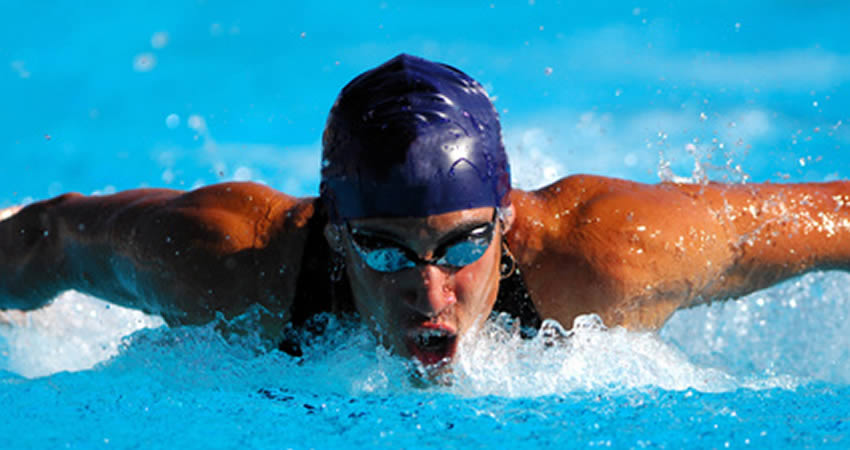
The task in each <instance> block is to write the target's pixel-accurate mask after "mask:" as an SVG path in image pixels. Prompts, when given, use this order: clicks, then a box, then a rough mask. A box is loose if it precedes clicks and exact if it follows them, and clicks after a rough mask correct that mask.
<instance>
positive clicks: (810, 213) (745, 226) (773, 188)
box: [706, 182, 850, 297]
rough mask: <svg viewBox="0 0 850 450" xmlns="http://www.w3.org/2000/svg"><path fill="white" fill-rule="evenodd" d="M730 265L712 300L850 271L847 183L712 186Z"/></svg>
mask: <svg viewBox="0 0 850 450" xmlns="http://www.w3.org/2000/svg"><path fill="white" fill-rule="evenodd" d="M706 198H707V200H708V201H709V202H710V203H711V205H712V206H711V208H712V209H713V211H714V213H715V215H716V217H717V220H719V221H721V222H722V223H723V224H724V227H725V228H726V229H727V230H728V237H727V239H728V245H729V248H730V251H731V252H733V264H732V265H731V266H730V267H729V269H728V270H727V271H726V273H725V274H724V276H723V279H722V280H719V281H721V283H717V284H716V286H715V290H716V292H715V295H716V296H721V297H728V296H737V295H742V294H745V293H748V292H752V291H754V290H757V289H761V288H764V287H767V286H770V285H772V284H774V283H777V282H779V281H782V280H784V279H787V278H789V277H792V276H795V275H799V274H801V273H804V272H807V271H810V270H818V269H841V270H847V269H848V268H850V183H847V182H831V183H810V184H787V185H781V184H779V185H774V184H763V185H750V186H746V185H735V186H721V185H718V186H712V187H710V188H709V190H708V191H707V192H706Z"/></svg>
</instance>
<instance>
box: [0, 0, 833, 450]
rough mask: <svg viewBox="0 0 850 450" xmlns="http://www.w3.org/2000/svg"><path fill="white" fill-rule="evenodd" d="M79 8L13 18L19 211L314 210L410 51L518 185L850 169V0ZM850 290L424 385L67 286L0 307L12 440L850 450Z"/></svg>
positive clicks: (364, 341)
mask: <svg viewBox="0 0 850 450" xmlns="http://www.w3.org/2000/svg"><path fill="white" fill-rule="evenodd" d="M80 5H81V4H79V3H75V2H51V3H46V4H41V5H35V4H31V3H24V2H4V3H3V4H0V21H1V22H2V27H0V98H2V99H3V105H4V107H3V108H0V123H2V125H0V149H2V150H0V174H2V178H0V208H2V207H6V206H11V205H16V204H22V203H27V202H30V201H33V200H37V199H42V198H46V197H48V196H51V195H56V194H59V193H62V192H66V191H78V192H83V193H87V194H90V193H109V192H113V191H115V190H121V189H129V188H135V187H140V186H162V187H173V188H178V189H188V188H192V187H195V186H200V185H204V184H209V183H214V182H218V181H225V180H233V179H238V180H253V181H258V182H263V183H267V184H269V185H270V186H273V187H275V188H278V189H281V190H283V191H286V192H288V193H291V194H295V195H312V194H315V192H316V189H317V184H318V167H319V139H320V136H321V131H322V128H323V126H324V119H325V116H326V114H327V111H328V109H329V108H330V105H331V104H332V102H333V99H334V97H335V95H336V93H337V92H338V90H339V89H340V88H341V86H342V85H344V84H345V83H346V82H347V81H348V80H349V79H351V78H352V77H353V76H355V75H357V74H358V73H359V72H361V71H362V70H365V69H367V68H370V67H372V66H374V65H376V64H379V63H380V62H382V61H384V60H386V59H388V58H390V57H392V56H394V55H395V54H397V53H399V52H409V53H413V54H418V55H421V56H425V57H430V58H434V59H437V60H441V61H445V62H448V63H451V64H453V65H456V66H458V67H460V68H462V69H464V70H465V71H467V72H468V73H470V74H471V75H472V76H474V77H475V78H477V79H478V80H479V81H481V82H482V83H483V84H484V85H485V87H486V88H487V89H488V91H489V93H490V94H491V96H493V97H494V101H495V104H496V106H497V108H498V110H499V111H500V113H501V116H502V120H503V126H504V138H505V142H506V145H507V147H508V151H509V154H510V157H511V162H512V166H513V168H514V180H513V181H514V184H515V185H517V186H519V187H522V188H534V187H537V186H540V185H542V184H543V183H546V182H548V181H552V180H554V179H557V178H559V177H561V176H564V175H567V174H570V173H577V172H589V173H597V174H603V175H610V176H622V177H627V178H631V179H636V180H641V181H646V182H655V181H659V180H661V179H664V180H689V181H702V180H705V179H711V180H718V181H727V182H752V181H758V182H763V181H771V182H786V181H823V180H832V179H846V178H847V177H848V175H850V159H848V156H847V149H848V148H850V131H848V123H850V115H848V113H847V111H850V96H848V86H850V83H848V81H850V41H848V40H847V39H846V25H845V24H846V22H847V20H848V18H850V6H847V5H845V4H844V3H842V2H814V3H813V2H791V1H784V2H774V4H771V5H769V6H766V5H765V4H764V3H763V2H745V1H737V2H706V3H705V4H693V2H691V3H688V4H686V5H685V4H682V5H675V4H671V3H670V2H660V1H657V2H651V1H648V2H637V3H635V2H606V3H604V4H600V5H598V6H595V5H593V4H591V2H586V3H583V4H574V3H570V2H563V1H561V2H556V1H543V0H533V1H523V2H510V3H509V2H503V1H495V0H494V1H490V2H488V1H481V2H465V3H463V4H461V5H460V6H456V5H455V4H454V3H448V2H431V5H430V6H424V5H414V4H412V3H408V2H393V1H389V0H388V1H385V2H381V1H376V2H372V3H365V4H363V3H361V4H356V3H355V2H325V3H308V2H301V3H298V4H289V5H287V4H282V3H279V2H275V3H272V2H269V3H263V2H243V3H234V2H225V1H197V2H185V3H179V4H177V3H175V2H165V1H151V2H139V3H138V4H135V5H128V4H113V3H112V2H88V3H86V6H80ZM848 282H850V275H847V274H843V273H835V272H833V273H813V274H809V275H806V276H805V277H801V278H797V279H794V280H790V281H788V282H786V283H784V284H782V285H780V286H777V287H774V288H771V289H768V290H765V291H762V292H757V293H754V294H752V295H750V296H748V297H746V298H744V299H741V300H738V301H732V302H727V303H718V304H714V305H711V306H703V307H698V308H694V309H691V310H687V311H681V312H679V313H677V314H676V315H675V316H674V317H673V318H672V319H671V320H670V322H668V324H667V325H666V326H665V327H664V328H663V329H662V330H661V331H660V332H659V333H632V332H626V331H624V330H622V329H611V330H605V329H604V328H603V327H602V326H600V325H598V324H595V322H594V321H593V319H592V318H590V317H584V318H582V322H581V323H580V324H579V325H581V326H579V327H577V328H576V329H575V330H573V333H572V337H571V338H570V339H568V340H567V342H566V343H559V344H556V345H553V346H547V345H546V342H543V340H542V339H543V338H542V337H541V338H540V340H533V341H522V340H520V339H519V338H518V336H516V335H515V334H513V333H512V332H511V331H510V330H509V329H505V328H504V327H502V326H500V325H499V324H497V323H491V324H489V325H488V326H487V328H486V329H485V330H482V331H481V333H479V335H478V336H476V337H475V338H474V339H469V340H468V341H467V342H464V343H463V344H462V345H463V346H464V351H463V355H464V356H463V357H462V358H461V360H460V361H458V362H457V363H456V365H455V368H454V371H453V373H451V374H449V375H447V376H446V377H447V378H446V379H445V380H444V381H445V383H446V384H445V385H437V386H435V385H431V386H424V387H423V386H422V383H421V382H419V381H417V380H416V379H415V377H412V376H411V375H410V374H411V372H412V369H411V367H410V363H409V362H407V361H403V360H400V359H398V358H396V357H394V356H392V355H390V354H387V353H386V352H385V351H384V350H382V349H380V348H378V347H376V345H375V342H374V341H373V340H372V338H371V337H370V336H369V333H368V332H366V331H365V330H363V329H362V328H361V327H360V326H359V325H358V324H356V323H348V322H344V321H343V322H338V321H335V320H333V321H331V322H330V324H329V331H328V333H327V334H326V335H325V336H323V337H322V338H321V339H319V340H317V341H316V342H315V343H314V344H313V345H312V346H311V347H309V348H307V349H306V354H305V357H304V358H292V357H289V356H287V355H283V354H280V353H278V352H275V351H272V352H269V351H266V350H265V349H264V347H263V343H262V342H260V341H259V340H258V338H257V337H256V336H253V335H251V333H248V334H247V335H244V336H239V337H233V336H231V337H228V338H225V337H223V336H222V335H221V334H220V333H218V332H216V330H215V328H216V326H217V325H222V324H211V325H209V326H204V327H183V328H174V329H169V328H167V327H164V326H163V325H162V321H161V320H160V319H159V318H157V317H150V316H145V315H143V314H141V313H138V312H134V311H128V310H124V309H122V308H118V307H113V306H109V305H108V304H106V303H104V302H102V301H101V300H98V299H93V298H91V297H88V296H85V295H82V294H79V293H75V292H66V293H64V294H62V295H61V296H60V297H59V298H58V299H57V300H56V301H55V302H54V303H53V304H52V305H50V306H49V307H47V308H44V309H42V310H39V311H36V312H33V313H30V314H18V313H11V314H6V315H5V316H4V317H2V321H5V322H6V323H5V324H0V405H2V406H0V408H2V409H0V411H2V412H3V414H4V416H5V417H4V420H2V421H0V448H57V447H66V448H92V447H116V448H138V447H142V448H149V447H167V448H174V447H203V448H233V447H236V446H240V447H247V448H286V447H293V448H311V447H315V448H336V447H389V448H398V447H405V448H416V447H446V448H461V447H462V448H475V447H493V446H496V445H504V446H510V447H540V446H554V445H566V446H569V447H607V446H612V447H620V448H622V447H632V448H641V447H665V448H680V447H684V446H687V447H700V448H702V447H706V448H724V447H747V446H753V447H778V446H783V447H785V446H792V447H813V446H834V447H838V448H846V447H847V445H848V444H847V440H848V436H850V435H848V430H847V427H848V417H850V407H848V406H846V402H845V401H843V400H844V399H845V398H846V397H847V394H848V385H850V358H848V356H850V355H848V349H850V330H848V326H847V325H846V324H847V311H848V309H850V294H848V293H847V292H848V290H847V286H848ZM239 320H240V321H242V322H243V323H242V325H239V326H241V327H242V328H243V329H249V330H250V329H251V327H250V323H251V320H252V317H251V316H250V315H248V316H246V317H243V318H240V319H239ZM562 325H563V327H564V328H567V329H569V328H570V327H571V326H572V325H573V324H562ZM550 326H551V327H552V330H555V331H556V332H559V331H558V330H559V326H558V325H556V324H550Z"/></svg>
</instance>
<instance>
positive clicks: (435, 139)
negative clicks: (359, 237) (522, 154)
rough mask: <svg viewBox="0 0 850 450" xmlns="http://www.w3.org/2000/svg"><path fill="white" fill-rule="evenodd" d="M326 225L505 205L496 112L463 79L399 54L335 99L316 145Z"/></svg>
mask: <svg viewBox="0 0 850 450" xmlns="http://www.w3.org/2000/svg"><path fill="white" fill-rule="evenodd" d="M322 145H323V152H322V182H321V187H320V190H321V196H322V198H323V199H324V200H325V202H326V204H328V206H329V208H328V209H329V213H330V217H331V220H332V221H335V222H338V221H340V220H346V219H355V218H364V217H425V216H430V215H434V214H441V213H445V212H451V211H457V210H461V209H468V208H476V207H482V206H493V207H499V206H505V205H506V204H507V201H508V200H507V193H508V191H509V190H510V169H509V166H508V159H507V155H506V154H505V148H504V146H503V145H502V135H501V128H500V126H499V117H498V114H497V113H496V109H495V108H494V107H493V104H492V103H491V102H490V99H489V97H488V96H487V93H486V92H485V91H484V89H483V88H482V87H481V85H480V84H478V82H476V81H475V80H473V79H472V78H470V77H469V76H468V75H466V74H464V73H463V72H461V71H459V70H457V69H455V68H453V67H449V66H447V65H444V64H437V63H434V62H431V61H427V60H425V59H422V58H417V57H415V56H410V55H405V54H402V55H399V56H396V57H395V58H393V59H391V60H389V61H387V62H386V63H384V64H382V65H381V66H379V67H377V68H375V69H372V70H370V71H368V72H365V73H363V74H362V75H360V76H358V77H357V78H355V79H354V80H352V81H351V82H350V83H348V85H347V86H345V87H344V88H343V89H342V92H341V93H340V94H339V97H337V99H336V102H335V103H334V106H333V108H332V109H331V112H330V114H329V116H328V122H327V126H326V127H325V133H324V136H323V139H322Z"/></svg>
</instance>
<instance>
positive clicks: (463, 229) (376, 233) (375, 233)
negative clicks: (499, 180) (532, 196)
mask: <svg viewBox="0 0 850 450" xmlns="http://www.w3.org/2000/svg"><path fill="white" fill-rule="evenodd" d="M497 216H498V213H497V210H495V209H494V210H493V216H492V217H491V218H490V220H486V221H481V220H480V219H474V220H471V221H469V222H467V223H461V224H460V225H458V226H457V227H455V228H453V229H452V230H449V231H448V232H447V233H445V234H444V235H442V236H440V237H439V238H438V239H437V245H436V247H437V248H439V247H442V246H443V245H445V244H446V243H449V242H451V241H453V240H455V239H457V238H458V237H461V236H463V235H466V234H469V233H471V232H472V231H474V230H475V229H477V228H481V227H483V226H486V225H489V224H491V223H494V222H495V221H496V217H497ZM494 226H495V225H494ZM349 227H351V228H352V230H353V231H355V232H357V233H363V234H365V235H367V236H370V237H375V238H381V239H387V240H390V241H393V242H395V243H397V244H401V245H406V244H407V243H406V242H405V239H404V238H403V237H402V236H399V235H398V234H396V233H394V232H392V231H390V230H384V229H380V228H377V229H373V228H369V227H368V225H367V227H366V228H363V227H359V226H356V225H350V224H349Z"/></svg>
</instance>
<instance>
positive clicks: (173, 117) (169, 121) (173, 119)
mask: <svg viewBox="0 0 850 450" xmlns="http://www.w3.org/2000/svg"><path fill="white" fill-rule="evenodd" d="M165 126H167V127H168V128H171V129H172V130H173V129H175V128H177V127H178V126H180V116H178V115H177V114H173V113H172V114H169V115H168V117H166V118H165Z"/></svg>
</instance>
